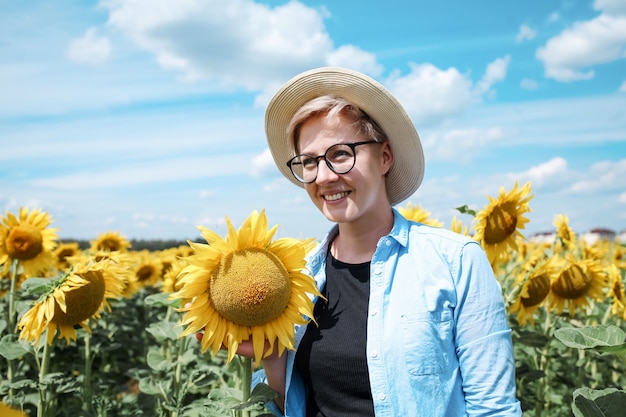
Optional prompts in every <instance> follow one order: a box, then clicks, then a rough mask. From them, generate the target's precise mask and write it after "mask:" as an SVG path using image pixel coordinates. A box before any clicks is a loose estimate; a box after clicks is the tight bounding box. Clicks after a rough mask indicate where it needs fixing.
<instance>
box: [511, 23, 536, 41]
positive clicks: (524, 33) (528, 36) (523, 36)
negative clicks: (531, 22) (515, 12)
mask: <svg viewBox="0 0 626 417" xmlns="http://www.w3.org/2000/svg"><path fill="white" fill-rule="evenodd" d="M535 36H537V31H535V30H534V29H532V28H531V27H530V26H528V25H522V26H520V28H519V32H517V36H515V43H522V42H523V41H526V40H532V39H535Z"/></svg>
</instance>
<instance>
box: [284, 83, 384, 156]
mask: <svg viewBox="0 0 626 417" xmlns="http://www.w3.org/2000/svg"><path fill="white" fill-rule="evenodd" d="M319 116H324V117H326V118H334V117H337V116H340V117H342V118H343V119H344V120H345V121H347V122H348V123H350V125H351V126H352V128H353V129H354V132H355V133H356V134H358V135H359V136H362V137H363V138H364V139H371V140H375V141H377V142H386V141H388V138H387V135H386V134H385V132H384V131H383V130H382V129H381V128H380V126H378V124H377V123H376V121H375V120H374V119H372V118H371V117H370V116H369V115H368V114H367V113H365V112H364V111H363V110H361V109H360V108H359V107H357V106H355V105H354V104H352V103H350V102H349V101H347V100H345V99H343V98H341V97H337V96H334V95H324V96H319V97H316V98H314V99H312V100H310V101H308V102H307V103H305V104H304V105H303V106H302V107H300V108H299V109H298V111H296V112H295V114H294V115H293V117H292V118H291V121H290V122H289V125H288V126H287V137H288V138H289V144H290V145H291V147H292V151H293V152H294V153H295V154H297V153H298V140H299V139H300V129H301V128H302V126H303V125H304V124H305V123H306V122H307V121H309V120H311V119H313V118H315V117H319Z"/></svg>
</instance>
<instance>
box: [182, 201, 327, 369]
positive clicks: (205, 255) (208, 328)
mask: <svg viewBox="0 0 626 417" xmlns="http://www.w3.org/2000/svg"><path fill="white" fill-rule="evenodd" d="M226 223H227V226H228V233H227V235H226V237H225V239H222V238H221V237H220V236H218V235H217V234H215V233H214V232H212V231H211V230H209V229H207V228H205V227H201V226H200V227H198V229H199V230H200V231H201V233H202V237H204V238H205V239H206V241H207V243H208V244H201V243H192V242H188V243H189V245H190V246H191V247H192V248H193V249H194V254H193V255H191V256H189V257H187V258H185V261H186V262H187V264H188V265H187V266H185V268H184V269H183V270H182V271H181V273H180V276H179V281H178V283H179V284H180V285H181V289H180V290H178V291H177V292H176V293H174V294H172V297H173V298H180V299H191V300H192V301H191V302H189V303H187V304H186V305H185V307H183V308H182V310H183V311H185V314H184V316H183V320H182V324H183V325H186V326H187V327H186V329H185V330H184V331H183V333H182V336H186V335H189V334H191V333H195V332H198V331H200V330H202V329H204V334H203V336H202V351H203V352H204V351H206V350H207V349H209V348H210V349H211V350H212V352H213V353H214V354H216V353H217V352H218V350H219V349H220V348H221V347H222V346H224V347H226V348H227V349H228V361H229V362H230V360H232V358H233V357H234V356H235V354H236V351H237V347H238V346H239V344H240V343H241V342H242V341H244V340H248V339H250V337H252V341H253V345H254V357H255V362H256V363H257V364H258V363H259V361H260V360H261V358H262V356H263V348H264V345H265V341H268V343H269V350H268V353H269V352H272V351H273V350H274V347H275V344H276V347H277V349H278V352H279V354H282V353H283V352H284V350H285V349H293V348H294V346H293V342H294V340H293V338H294V327H293V326H294V324H306V323H307V322H308V321H309V318H311V317H313V302H312V301H311V298H310V296H317V295H319V292H318V290H317V288H316V286H315V283H314V281H313V280H312V278H311V277H310V276H309V275H307V274H305V268H306V261H305V256H306V253H307V252H308V251H309V250H311V249H312V248H313V247H314V246H315V242H314V239H307V240H300V239H291V238H282V239H277V240H275V241H273V242H272V237H273V236H274V233H275V232H276V229H277V227H278V226H274V227H273V228H272V229H271V230H267V218H266V217H265V211H264V210H263V211H261V213H260V214H259V213H258V212H257V211H253V212H252V214H251V215H250V216H249V217H248V218H247V219H246V220H245V221H244V223H243V224H242V225H241V226H240V227H239V229H238V230H235V229H234V228H233V225H232V224H231V222H230V220H229V219H228V218H226Z"/></svg>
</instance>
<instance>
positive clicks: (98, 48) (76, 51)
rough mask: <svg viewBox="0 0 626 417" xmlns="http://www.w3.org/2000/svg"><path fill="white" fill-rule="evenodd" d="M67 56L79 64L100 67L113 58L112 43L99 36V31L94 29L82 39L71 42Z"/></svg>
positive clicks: (88, 30) (88, 31)
mask: <svg viewBox="0 0 626 417" xmlns="http://www.w3.org/2000/svg"><path fill="white" fill-rule="evenodd" d="M66 54H67V57H68V58H69V59H71V60H72V61H74V62H77V63H79V64H85V65H93V66H95V65H99V64H102V63H104V62H106V61H108V59H109V57H110V56H111V42H109V39H108V38H107V37H105V36H98V29H97V28H95V27H92V28H89V29H87V31H86V32H85V34H84V35H83V36H82V37H81V38H76V39H72V40H71V41H70V44H69V45H68V47H67V51H66Z"/></svg>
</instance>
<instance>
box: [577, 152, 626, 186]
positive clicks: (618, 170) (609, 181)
mask: <svg viewBox="0 0 626 417" xmlns="http://www.w3.org/2000/svg"><path fill="white" fill-rule="evenodd" d="M585 178H586V179H583V180H580V181H577V182H576V183H574V184H572V186H571V187H570V191H571V192H573V193H595V192H600V191H607V190H620V191H621V189H623V188H624V178H626V159H622V160H620V161H604V162H598V163H595V164H593V165H592V166H591V168H590V170H589V172H588V173H587V174H586V175H585Z"/></svg>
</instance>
